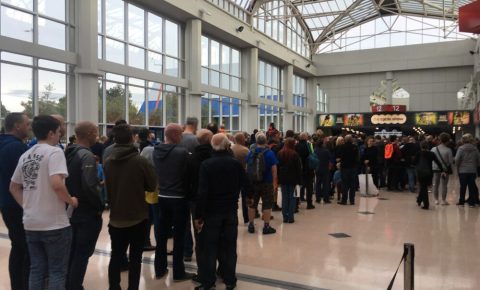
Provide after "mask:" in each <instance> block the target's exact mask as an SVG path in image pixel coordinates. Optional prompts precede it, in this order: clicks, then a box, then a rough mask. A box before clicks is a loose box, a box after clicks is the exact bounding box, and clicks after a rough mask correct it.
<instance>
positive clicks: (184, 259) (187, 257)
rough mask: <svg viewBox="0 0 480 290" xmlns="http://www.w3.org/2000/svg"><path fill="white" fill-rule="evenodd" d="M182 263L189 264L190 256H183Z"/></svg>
mask: <svg viewBox="0 0 480 290" xmlns="http://www.w3.org/2000/svg"><path fill="white" fill-rule="evenodd" d="M183 261H184V262H191V261H192V256H184V257H183Z"/></svg>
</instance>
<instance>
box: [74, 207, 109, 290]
mask: <svg viewBox="0 0 480 290" xmlns="http://www.w3.org/2000/svg"><path fill="white" fill-rule="evenodd" d="M71 225H72V248H71V251H70V262H69V269H68V276H67V290H83V279H84V278H85V273H86V272H87V265H88V259H90V257H91V256H92V255H93V252H94V251H95V245H96V244H97V239H98V235H99V234H100V231H101V230H102V216H101V215H96V216H91V217H88V218H86V219H85V220H84V221H82V222H71Z"/></svg>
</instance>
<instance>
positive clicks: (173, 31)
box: [165, 20, 178, 57]
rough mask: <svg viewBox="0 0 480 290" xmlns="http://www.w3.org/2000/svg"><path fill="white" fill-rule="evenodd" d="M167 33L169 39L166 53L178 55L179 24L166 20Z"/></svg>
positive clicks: (166, 44) (166, 43)
mask: <svg viewBox="0 0 480 290" xmlns="http://www.w3.org/2000/svg"><path fill="white" fill-rule="evenodd" d="M165 35H167V37H168V41H167V42H165V53H166V54H168V55H171V56H175V57H178V25H177V24H176V23H173V22H171V21H168V20H165Z"/></svg>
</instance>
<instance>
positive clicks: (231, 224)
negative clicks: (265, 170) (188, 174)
mask: <svg viewBox="0 0 480 290" xmlns="http://www.w3.org/2000/svg"><path fill="white" fill-rule="evenodd" d="M211 144H212V149H213V152H212V157H211V158H210V159H207V160H205V161H203V163H202V165H201V166H200V173H199V185H198V193H197V197H196V201H197V202H196V208H195V229H196V230H197V231H198V232H199V233H198V247H199V248H200V251H199V254H197V257H198V258H199V261H198V264H199V265H198V274H199V282H200V283H201V285H200V286H198V287H196V288H195V289H199V290H200V289H212V288H214V287H215V281H216V280H217V277H216V275H215V272H216V271H215V270H216V262H217V258H218V260H219V264H220V269H221V270H220V275H221V276H222V279H223V281H224V282H225V284H226V286H227V287H226V289H235V287H236V283H237V279H236V277H235V271H236V264H237V235H238V215H237V210H238V196H239V193H240V189H242V188H244V189H246V190H247V191H250V192H251V189H250V187H249V182H248V179H247V175H246V172H245V169H244V167H243V166H242V164H241V163H240V161H238V160H236V159H235V157H233V156H232V154H231V153H230V151H229V149H230V141H229V140H228V138H227V137H226V136H225V134H221V133H220V134H215V135H214V136H213V138H212V141H211Z"/></svg>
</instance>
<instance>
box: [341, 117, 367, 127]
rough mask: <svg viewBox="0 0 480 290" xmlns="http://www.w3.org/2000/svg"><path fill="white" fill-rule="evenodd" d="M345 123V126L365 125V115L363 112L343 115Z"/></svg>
mask: <svg viewBox="0 0 480 290" xmlns="http://www.w3.org/2000/svg"><path fill="white" fill-rule="evenodd" d="M343 125H344V126H351V127H356V126H363V115H362V114H345V115H343Z"/></svg>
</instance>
